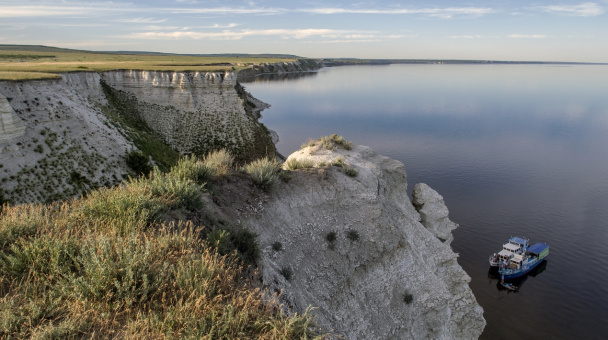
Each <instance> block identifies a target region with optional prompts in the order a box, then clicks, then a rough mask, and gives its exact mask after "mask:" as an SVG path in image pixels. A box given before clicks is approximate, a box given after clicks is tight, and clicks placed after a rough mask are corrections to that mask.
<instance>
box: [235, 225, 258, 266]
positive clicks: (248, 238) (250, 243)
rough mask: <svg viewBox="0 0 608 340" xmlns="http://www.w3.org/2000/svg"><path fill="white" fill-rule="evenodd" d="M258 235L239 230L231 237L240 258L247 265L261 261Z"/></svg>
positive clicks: (242, 229)
mask: <svg viewBox="0 0 608 340" xmlns="http://www.w3.org/2000/svg"><path fill="white" fill-rule="evenodd" d="M257 237H258V235H257V234H255V233H253V232H251V231H249V230H247V229H245V228H243V227H239V228H237V229H236V230H235V231H234V232H233V233H232V234H231V235H230V241H232V244H233V245H234V247H235V249H236V250H238V252H239V257H240V258H241V260H242V261H243V262H244V263H245V264H255V263H256V262H257V261H258V260H259V259H260V247H259V245H258V242H257V240H256V238H257Z"/></svg>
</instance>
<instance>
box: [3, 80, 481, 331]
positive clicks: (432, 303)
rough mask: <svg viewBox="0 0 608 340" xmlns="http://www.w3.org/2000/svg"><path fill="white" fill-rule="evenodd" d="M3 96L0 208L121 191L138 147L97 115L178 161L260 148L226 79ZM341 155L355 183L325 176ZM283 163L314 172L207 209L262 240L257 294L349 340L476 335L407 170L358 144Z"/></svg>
mask: <svg viewBox="0 0 608 340" xmlns="http://www.w3.org/2000/svg"><path fill="white" fill-rule="evenodd" d="M0 95H1V96H0V114H1V115H0V119H1V121H0V122H1V124H2V125H1V126H0V128H1V129H2V131H1V132H2V135H1V136H0V137H1V138H0V178H2V188H1V189H2V190H1V191H0V194H2V196H3V197H0V198H8V199H11V200H12V202H13V203H20V202H44V201H54V200H60V199H65V198H68V197H73V196H78V195H79V194H81V193H82V192H86V191H87V190H90V189H92V188H94V187H97V186H105V185H113V184H116V183H119V182H120V180H122V178H123V175H124V174H125V173H126V171H127V167H126V162H125V160H124V156H125V154H126V153H127V152H128V151H129V150H131V149H132V148H134V147H135V146H134V144H133V142H132V141H131V140H129V138H127V135H126V134H125V133H124V131H123V130H121V129H120V128H119V127H117V126H115V125H113V124H112V122H111V121H110V120H109V119H108V116H106V114H104V111H103V110H102V109H104V108H108V107H110V108H114V109H116V110H119V111H120V110H122V111H121V112H119V113H120V114H125V115H131V116H129V117H128V118H129V119H135V120H137V121H138V122H143V123H144V124H145V125H146V126H147V127H149V128H150V129H151V130H152V131H153V133H155V134H156V135H157V136H158V137H159V138H161V139H163V140H164V141H165V142H166V143H167V144H169V145H171V146H173V147H174V148H176V149H178V150H181V151H189V150H199V149H201V148H204V147H206V146H207V144H206V143H211V144H213V143H215V144H213V145H216V146H222V144H223V145H224V146H226V147H231V146H232V147H234V148H237V149H238V148H242V152H243V153H251V152H257V151H259V150H257V151H256V150H250V149H247V146H246V145H250V144H255V145H259V143H256V142H255V141H259V140H261V139H260V138H268V133H267V132H266V133H265V132H264V131H260V130H259V126H257V125H256V118H257V117H256V112H255V110H256V107H257V108H260V107H261V106H263V104H262V103H260V102H256V101H255V99H253V98H251V97H250V96H249V95H248V94H246V93H245V92H244V91H243V90H242V88H239V87H238V86H237V83H236V76H235V74H234V73H225V74H218V73H188V72H182V73H174V72H148V71H112V72H104V73H101V74H100V73H93V72H90V73H85V72H81V73H69V74H64V75H62V79H59V80H40V81H25V82H9V81H0ZM197 131H198V133H197ZM262 135H263V136H262ZM264 143H265V142H264ZM339 157H343V158H344V160H345V162H346V163H347V164H349V165H350V166H352V167H353V168H355V169H356V170H358V175H357V176H356V177H349V176H347V175H346V174H344V173H343V171H342V170H341V169H340V168H338V167H336V166H329V165H328V164H331V163H332V162H333V161H335V160H337V159H338V158H339ZM290 158H305V159H310V160H313V161H314V162H315V163H316V164H317V167H316V168H314V169H309V170H300V171H294V172H292V179H291V180H290V181H289V182H287V183H282V184H281V185H279V186H277V187H276V188H275V190H274V191H273V192H272V193H270V194H264V193H259V192H258V193H255V194H252V193H250V192H247V190H253V189H251V188H245V187H242V186H241V187H235V190H236V191H238V193H237V194H236V195H234V197H233V198H230V199H234V201H229V200H228V198H226V200H228V201H222V200H223V199H224V198H222V197H215V199H217V200H219V201H222V202H223V203H222V204H221V205H217V204H216V203H215V202H214V200H213V199H212V198H210V197H209V199H208V202H207V204H206V206H205V207H206V208H207V209H215V210H216V212H217V213H218V214H220V215H221V214H223V215H224V216H225V217H226V218H228V221H233V222H234V223H235V224H237V223H239V224H242V225H243V226H245V227H247V228H249V229H251V230H252V231H254V232H256V233H257V234H259V237H258V241H259V243H260V245H261V247H262V250H263V254H262V259H261V260H260V263H259V268H260V273H261V277H262V283H263V285H265V286H266V287H267V288H269V289H270V291H282V296H281V299H282V300H283V302H284V303H285V305H286V306H287V307H288V308H289V309H290V310H291V311H297V312H303V311H305V310H306V308H307V307H308V306H312V307H314V308H315V309H314V311H313V312H314V313H315V314H316V315H317V321H316V324H317V325H318V326H320V327H321V328H322V330H323V331H329V332H332V333H334V334H336V335H337V336H342V337H344V338H345V339H474V338H477V337H479V335H480V334H481V332H482V330H483V328H484V325H485V320H484V319H483V316H482V314H483V311H482V309H481V307H480V306H479V305H478V304H477V302H476V300H475V297H474V296H473V294H472V292H471V290H470V288H469V286H468V282H469V281H470V277H469V276H468V275H467V274H466V273H465V272H464V271H463V270H462V268H461V267H460V266H459V265H458V263H457V257H458V255H457V254H455V253H454V252H453V251H452V249H451V248H450V245H449V243H450V242H451V240H452V235H451V230H452V229H453V228H455V227H456V224H455V223H453V222H451V221H450V220H449V217H448V210H447V208H446V207H445V204H444V203H443V199H442V197H441V196H440V195H439V194H438V193H436V192H435V191H433V190H432V189H430V188H429V187H428V186H426V185H417V186H416V187H415V188H414V202H413V203H412V201H410V198H409V197H408V195H407V175H406V172H405V169H404V166H403V164H402V163H400V162H398V161H395V160H392V159H389V158H387V157H384V156H381V155H378V154H376V153H375V152H374V151H372V150H371V149H369V148H367V147H363V146H355V147H354V148H353V149H352V150H343V149H338V150H334V151H327V150H324V149H320V148H319V147H313V148H311V147H308V148H305V149H302V150H300V151H297V152H296V153H294V154H293V155H291V156H290ZM237 182H238V181H237ZM227 185H228V187H229V186H230V185H236V184H234V183H232V184H231V183H228V184H227ZM229 189H230V187H229V188H228V189H226V190H229ZM225 197H231V196H230V195H225ZM239 197H240V198H239ZM417 209H418V210H417ZM334 233H335V234H334ZM332 235H333V236H332ZM334 237H335V239H334ZM278 243H280V244H281V245H282V249H281V250H276V247H273V245H274V244H278ZM290 273H291V275H289V274H290ZM288 278H289V279H288Z"/></svg>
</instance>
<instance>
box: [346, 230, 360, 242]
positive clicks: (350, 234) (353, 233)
mask: <svg viewBox="0 0 608 340" xmlns="http://www.w3.org/2000/svg"><path fill="white" fill-rule="evenodd" d="M346 237H348V239H349V240H351V241H353V242H354V241H358V240H359V232H358V231H356V230H349V231H348V232H347V233H346Z"/></svg>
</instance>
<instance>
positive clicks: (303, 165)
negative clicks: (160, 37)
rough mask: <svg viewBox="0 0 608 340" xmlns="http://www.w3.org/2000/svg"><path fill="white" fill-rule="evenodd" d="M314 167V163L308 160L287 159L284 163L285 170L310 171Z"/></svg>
mask: <svg viewBox="0 0 608 340" xmlns="http://www.w3.org/2000/svg"><path fill="white" fill-rule="evenodd" d="M314 166H315V161H314V160H312V159H309V158H305V159H301V158H289V159H288V160H287V161H286V162H285V169H286V170H298V169H310V168H313V167H314Z"/></svg>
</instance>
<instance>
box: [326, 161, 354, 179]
mask: <svg viewBox="0 0 608 340" xmlns="http://www.w3.org/2000/svg"><path fill="white" fill-rule="evenodd" d="M331 165H335V166H337V167H340V168H342V172H343V173H344V174H346V175H347V176H350V177H357V175H358V174H359V171H358V170H357V169H355V168H353V167H352V166H349V165H347V164H346V162H345V161H344V157H339V158H338V159H336V160H335V161H333V162H332V163H331Z"/></svg>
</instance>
